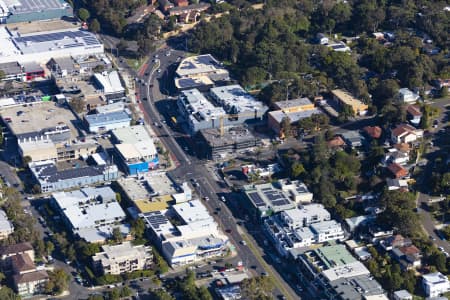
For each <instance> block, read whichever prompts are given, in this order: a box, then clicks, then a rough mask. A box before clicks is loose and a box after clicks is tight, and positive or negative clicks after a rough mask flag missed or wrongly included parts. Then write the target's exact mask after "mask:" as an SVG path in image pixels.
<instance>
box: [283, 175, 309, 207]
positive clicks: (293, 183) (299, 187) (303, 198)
mask: <svg viewBox="0 0 450 300" xmlns="http://www.w3.org/2000/svg"><path fill="white" fill-rule="evenodd" d="M278 184H279V185H280V188H281V190H282V191H284V192H287V193H288V194H289V196H290V198H291V199H292V200H294V201H295V203H311V201H312V199H313V194H312V193H311V192H310V191H309V190H308V187H307V186H306V184H304V183H303V182H301V181H300V180H290V179H279V180H278Z"/></svg>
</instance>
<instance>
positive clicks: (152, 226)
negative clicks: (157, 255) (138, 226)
mask: <svg viewBox="0 0 450 300" xmlns="http://www.w3.org/2000/svg"><path fill="white" fill-rule="evenodd" d="M140 216H141V217H142V218H143V219H144V221H145V222H146V224H147V228H148V230H149V233H150V235H151V237H152V239H153V240H154V242H155V243H156V244H157V246H158V247H159V248H160V249H161V252H162V254H163V255H164V257H165V258H166V260H167V261H168V262H169V264H170V265H172V266H181V265H185V264H190V263H194V262H196V261H199V260H202V259H205V258H207V257H212V256H218V255H222V254H223V252H224V251H225V249H226V246H227V243H228V238H227V237H226V236H225V235H224V234H222V233H221V232H220V231H219V226H218V224H217V223H216V222H215V221H214V219H213V218H212V217H211V215H210V214H209V213H208V210H207V209H206V208H205V206H204V205H203V204H202V203H201V201H200V200H192V201H188V202H184V203H180V204H176V205H173V206H172V207H171V208H170V209H168V210H167V211H155V212H149V213H145V214H141V215H140ZM169 218H170V219H171V220H172V221H169ZM174 220H176V224H179V225H174V224H173V223H171V222H174Z"/></svg>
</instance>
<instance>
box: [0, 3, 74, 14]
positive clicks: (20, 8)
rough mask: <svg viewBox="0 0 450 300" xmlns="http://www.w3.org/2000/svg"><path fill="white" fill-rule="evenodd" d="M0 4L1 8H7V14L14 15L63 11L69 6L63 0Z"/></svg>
mask: <svg viewBox="0 0 450 300" xmlns="http://www.w3.org/2000/svg"><path fill="white" fill-rule="evenodd" d="M0 2H2V3H1V4H0V5H1V6H2V7H4V6H6V7H8V10H9V12H10V13H12V14H14V15H17V14H28V13H35V12H39V11H42V12H45V11H47V10H53V9H64V8H66V7H68V6H69V4H68V3H66V2H65V1H63V0H0Z"/></svg>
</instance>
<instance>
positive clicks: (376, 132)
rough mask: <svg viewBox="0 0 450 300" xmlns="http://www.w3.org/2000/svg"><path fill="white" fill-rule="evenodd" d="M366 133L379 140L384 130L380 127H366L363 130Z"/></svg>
mask: <svg viewBox="0 0 450 300" xmlns="http://www.w3.org/2000/svg"><path fill="white" fill-rule="evenodd" d="M363 129H364V131H365V132H366V133H367V134H368V135H369V136H370V137H371V138H374V139H379V138H380V136H381V133H383V130H382V129H381V127H379V126H366V127H364V128H363Z"/></svg>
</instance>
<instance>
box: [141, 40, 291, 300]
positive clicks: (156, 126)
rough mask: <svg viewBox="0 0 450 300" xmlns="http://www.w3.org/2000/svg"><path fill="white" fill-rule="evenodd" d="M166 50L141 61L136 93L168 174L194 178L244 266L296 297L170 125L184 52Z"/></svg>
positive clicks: (206, 168) (224, 191)
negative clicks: (171, 164)
mask: <svg viewBox="0 0 450 300" xmlns="http://www.w3.org/2000/svg"><path fill="white" fill-rule="evenodd" d="M167 51H168V49H167V48H166V49H162V50H159V51H157V52H156V53H154V54H153V55H152V57H151V59H150V60H149V61H148V63H147V64H145V65H144V67H143V69H142V70H141V72H140V73H139V74H138V78H139V79H140V80H139V82H138V83H139V89H137V96H138V99H140V103H139V105H140V107H141V109H143V111H145V118H146V121H147V123H148V124H151V125H152V127H153V130H154V132H155V134H156V135H157V136H158V137H159V139H160V140H161V142H162V143H163V144H164V146H165V147H166V149H169V151H170V152H171V155H172V159H173V160H174V161H175V164H176V168H175V169H174V170H173V171H170V172H168V174H169V176H171V178H172V179H174V180H175V181H176V182H177V183H179V184H181V183H182V182H185V181H190V180H192V179H195V180H196V184H195V185H196V187H195V189H196V192H197V194H198V195H199V196H200V198H201V199H204V197H208V198H209V201H205V200H203V201H204V204H205V206H206V207H207V208H208V210H209V211H210V212H211V213H212V215H213V217H214V218H215V220H216V221H217V222H218V224H219V225H220V226H221V228H222V229H223V230H224V231H226V232H227V235H228V236H229V239H230V242H231V243H232V244H233V245H234V246H235V247H236V251H237V253H238V257H239V259H240V260H241V261H242V262H243V264H244V266H245V267H247V268H249V269H250V270H251V271H252V272H253V273H254V274H255V275H261V274H263V273H267V274H269V275H271V276H272V277H273V279H274V281H275V286H276V288H275V291H274V295H275V296H278V295H282V294H284V295H285V296H286V297H287V298H289V299H299V298H300V297H299V295H297V294H296V293H295V292H294V290H293V289H292V288H291V287H290V286H289V285H288V284H287V283H286V282H285V281H284V280H283V278H282V277H281V276H280V274H279V273H278V272H277V271H276V270H275V269H274V268H273V267H271V266H269V265H268V264H267V261H266V260H264V259H263V257H264V250H263V249H262V248H261V247H260V246H258V244H257V243H256V242H255V240H254V239H253V237H252V236H251V235H250V234H249V233H248V232H247V230H246V229H245V228H244V227H242V226H238V225H237V222H238V220H236V219H235V218H234V217H233V214H232V213H231V211H230V210H229V208H228V206H227V205H228V204H229V203H228V201H233V200H232V199H231V198H230V199H228V200H225V201H226V202H225V203H224V202H222V201H221V200H220V199H219V197H220V196H221V195H224V196H225V197H228V195H229V194H228V193H229V192H230V191H229V190H227V189H224V188H223V184H221V183H220V181H221V179H220V178H218V177H217V175H214V170H213V168H211V167H210V166H206V165H205V161H201V160H198V159H197V158H196V157H195V156H194V155H191V154H194V153H193V150H192V148H189V140H188V139H187V138H185V136H184V134H183V133H181V132H178V129H176V128H173V127H174V126H173V124H171V121H170V118H171V116H175V115H176V100H175V99H174V97H172V96H173V87H172V86H171V82H173V70H174V69H175V67H176V63H177V60H179V59H180V58H179V57H183V56H184V54H185V53H184V52H183V51H180V50H171V52H170V55H168V56H167V55H166V54H167ZM155 58H156V61H155ZM144 98H146V100H144ZM169 124H171V126H169ZM173 129H174V130H173ZM180 144H181V146H180ZM226 199H227V198H226ZM238 227H239V228H238ZM243 241H245V242H243ZM244 244H245V245H244ZM253 251H255V252H256V253H254V252H253ZM255 254H256V255H255Z"/></svg>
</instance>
